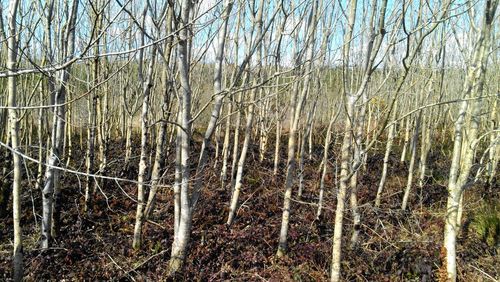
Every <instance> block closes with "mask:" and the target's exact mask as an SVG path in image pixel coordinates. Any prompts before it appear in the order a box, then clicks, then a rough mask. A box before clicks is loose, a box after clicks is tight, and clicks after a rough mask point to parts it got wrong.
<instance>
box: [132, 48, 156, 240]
mask: <svg viewBox="0 0 500 282" xmlns="http://www.w3.org/2000/svg"><path fill="white" fill-rule="evenodd" d="M155 61H156V46H155V45H153V50H152V51H151V58H150V62H149V67H148V73H147V77H146V80H145V81H143V93H142V95H143V97H142V99H143V100H142V113H141V155H140V159H139V174H138V177H137V182H138V184H137V210H136V214H135V227H134V237H133V241H132V247H133V248H134V249H136V250H137V249H140V248H141V244H142V225H143V223H144V218H145V217H144V207H145V204H146V203H145V191H144V184H145V182H146V181H147V176H146V175H147V169H148V160H147V158H148V156H149V152H148V146H147V141H148V132H149V130H148V127H149V124H148V114H149V100H150V94H151V87H153V71H154V65H155Z"/></svg>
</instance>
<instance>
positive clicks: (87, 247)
mask: <svg viewBox="0 0 500 282" xmlns="http://www.w3.org/2000/svg"><path fill="white" fill-rule="evenodd" d="M335 147H338V146H335ZM270 151H271V150H270ZM281 151H282V153H283V154H285V152H286V150H285V148H283V149H282V150H281ZM321 151H322V148H321V147H318V148H315V150H314V154H313V157H312V160H307V161H306V165H305V167H306V170H305V174H304V175H305V177H304V179H305V191H304V195H303V197H302V198H301V199H300V201H294V203H293V207H292V214H291V222H290V228H289V237H288V238H289V251H288V256H287V257H285V258H284V259H280V260H277V259H276V257H275V252H276V249H277V246H278V235H279V229H280V224H281V216H282V212H281V211H282V210H281V207H282V203H283V190H284V177H283V176H282V175H284V174H285V173H284V171H283V170H284V165H283V164H282V166H281V168H280V169H281V171H280V173H279V176H278V177H274V176H273V173H272V158H271V156H269V160H265V161H264V162H262V163H260V162H259V161H258V152H257V149H256V148H252V149H251V151H250V153H249V160H248V163H247V164H246V171H245V177H244V181H243V183H244V185H243V190H242V194H241V197H240V201H239V203H240V208H239V210H238V213H237V218H236V221H235V222H234V224H233V225H232V226H230V227H228V226H227V225H226V224H225V222H226V220H227V214H228V202H229V200H230V191H229V190H228V189H226V188H222V187H221V185H220V181H219V171H220V169H219V168H220V164H218V167H217V168H214V165H215V164H214V163H212V164H211V169H210V170H209V171H208V173H207V175H206V178H205V179H206V180H205V182H204V183H205V189H204V190H203V195H202V197H201V198H200V201H199V202H198V206H197V209H196V211H195V213H194V222H193V232H192V236H191V243H190V250H189V256H188V257H187V260H186V267H185V271H184V273H183V276H182V277H178V278H179V280H189V281H191V280H194V281H221V280H231V281H292V280H294V281H325V280H327V279H328V274H329V268H330V267H329V266H330V261H331V245H332V242H331V237H332V235H333V220H334V219H333V218H334V211H335V204H336V199H335V186H334V183H335V173H334V171H332V170H333V169H330V172H329V174H328V176H327V181H326V189H327V191H326V199H325V203H326V206H325V207H324V213H323V215H322V216H321V217H320V218H319V219H315V217H316V210H317V206H316V204H315V203H316V202H317V195H318V186H319V185H318V183H319V175H320V173H319V172H318V167H319V164H320V161H321V156H322V152H321ZM74 152H75V153H74V154H75V156H73V161H72V162H71V166H72V167H73V168H75V169H78V170H84V169H83V168H84V158H83V154H84V151H83V150H82V151H78V150H74ZM442 152H443V150H439V149H438V148H436V149H435V150H433V151H432V152H431V156H430V158H429V166H430V167H429V171H431V173H432V176H431V177H429V178H428V179H427V184H426V185H425V186H424V187H423V188H422V189H421V188H419V187H418V185H414V186H413V188H412V194H411V198H410V203H409V209H408V210H407V211H406V212H402V211H401V210H400V204H401V200H402V194H403V189H404V187H405V186H406V179H407V174H408V168H407V166H406V164H404V163H401V162H399V157H398V156H397V152H396V155H395V156H394V157H392V158H391V159H390V166H389V173H388V179H387V184H386V188H385V191H384V194H383V195H384V196H383V199H382V205H381V207H380V208H379V209H375V208H374V207H373V202H374V198H375V194H376V190H377V187H378V182H379V179H380V174H381V169H382V162H383V148H381V149H380V150H379V151H372V152H371V153H370V155H369V157H368V160H367V164H366V168H365V169H363V170H362V171H361V172H360V174H359V175H360V177H359V193H358V196H359V197H358V198H359V203H360V211H361V215H362V219H361V221H362V225H361V234H360V244H359V245H358V246H357V247H355V248H349V245H350V244H349V243H350V241H349V239H350V235H351V232H352V224H351V222H352V217H351V214H350V211H349V210H347V211H346V213H345V218H344V222H345V226H344V243H343V259H342V275H343V278H344V279H345V280H348V281H437V280H439V278H440V277H442V276H441V275H442V271H443V267H442V262H441V257H442V251H441V245H442V241H443V225H444V219H443V215H444V208H445V206H446V183H447V173H448V169H449V162H448V161H447V160H449V156H444V155H443V153H442ZM121 155H123V146H122V144H121V143H116V144H112V145H111V146H110V149H109V152H108V156H109V159H110V160H109V167H108V172H107V174H108V175H114V176H119V177H126V178H129V179H136V178H137V175H136V171H137V164H134V165H132V166H131V167H130V168H129V169H128V171H126V172H125V173H124V172H123V168H122V166H123V163H122V161H123V160H120V159H113V156H121ZM192 159H195V158H194V157H193V158H192ZM282 160H283V161H286V156H285V155H283V156H282ZM134 161H135V162H136V161H137V160H136V159H134ZM334 161H335V155H334V156H332V159H331V162H332V163H333V162H334ZM170 163H173V162H170ZM30 166H31V164H30ZM33 171H35V170H33ZM172 171H173V169H172V166H171V165H170V167H169V168H168V171H167V173H166V175H167V179H169V181H170V180H171V179H173V177H171V176H172ZM416 173H417V172H415V174H416ZM25 176H26V175H25ZM25 178H26V177H25ZM33 178H34V177H33V176H31V180H30V181H26V182H25V183H24V185H23V196H22V208H23V216H22V227H23V235H24V253H25V257H24V262H25V277H26V280H27V281H34V280H47V279H51V280H61V279H66V280H83V279H85V280H91V281H94V280H110V279H112V280H119V281H144V280H151V281H161V280H165V279H164V277H166V271H167V266H168V259H169V257H170V246H171V244H172V239H173V238H172V236H173V225H172V224H173V203H172V200H171V199H172V198H173V197H172V192H171V190H169V189H166V188H164V189H163V190H161V191H160V192H159V195H158V199H157V206H156V209H155V211H154V214H153V215H152V217H151V220H150V221H148V222H147V223H146V224H145V226H144V229H143V238H144V244H143V247H142V249H141V250H140V251H134V250H133V249H132V247H131V245H132V234H133V229H134V219H135V212H136V203H135V201H134V199H135V197H136V185H134V184H127V183H120V185H118V184H117V183H116V182H113V181H105V182H104V183H101V187H100V188H98V189H97V191H96V194H95V199H96V200H95V203H94V212H93V213H92V214H91V215H87V214H84V213H83V212H82V210H83V208H82V207H83V198H84V197H83V191H84V188H83V187H84V179H83V178H81V177H80V178H77V177H76V176H74V175H70V174H68V173H65V174H63V176H62V185H61V187H62V192H63V197H64V198H63V199H64V200H63V202H64V204H63V209H62V215H61V217H62V227H61V234H60V236H59V237H58V238H57V239H56V240H55V241H54V244H53V247H52V248H51V249H49V250H46V251H42V250H40V248H39V246H38V241H39V224H40V218H41V216H40V215H41V213H42V212H41V206H42V205H41V191H35V189H34V179H33ZM499 193H500V192H499V189H498V187H483V186H482V185H476V186H474V187H472V188H470V189H469V190H468V191H467V192H466V194H465V199H464V203H465V213H464V222H465V224H464V228H463V231H462V233H461V235H460V238H459V240H458V273H459V277H460V278H461V280H463V281H482V280H484V281H487V280H488V276H490V277H489V278H490V279H495V278H496V279H498V278H499V277H500V267H499V266H500V263H499V259H498V252H499V251H500V248H499V245H498V241H497V243H496V245H495V244H491V243H490V244H489V243H488V240H486V239H485V238H484V236H483V238H481V236H480V235H478V232H475V229H473V228H471V227H470V226H471V224H470V223H471V222H473V221H474V218H475V216H476V215H477V214H478V211H480V210H481V207H483V206H485V205H488V204H490V205H494V204H495V203H493V202H494V201H496V202H497V203H498V199H499ZM495 199H496V200H495ZM495 205H496V204H495ZM11 210H12V209H11V207H10V206H9V207H8V211H9V212H8V213H7V215H5V216H4V217H3V218H0V280H8V278H9V277H11V263H12V261H11V251H12V242H11V240H12V236H13V235H12V234H13V231H12V218H11ZM497 211H498V210H497ZM498 233H500V232H498ZM497 239H498V238H497Z"/></svg>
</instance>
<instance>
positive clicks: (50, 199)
mask: <svg viewBox="0 0 500 282" xmlns="http://www.w3.org/2000/svg"><path fill="white" fill-rule="evenodd" d="M78 4H79V1H77V0H75V1H73V3H72V6H71V10H70V14H69V16H68V20H67V29H65V34H64V38H63V39H61V40H63V41H64V48H62V51H61V52H62V55H63V57H70V58H71V57H73V53H74V50H75V24H76V17H77V10H78ZM69 71H70V68H69V67H68V68H66V69H62V70H60V71H59V73H58V74H59V85H58V86H57V89H56V90H55V98H54V104H55V105H57V106H55V108H54V118H53V122H52V135H51V150H50V152H51V153H50V155H49V158H48V161H47V162H48V166H47V170H46V174H45V178H46V181H45V186H44V188H43V192H42V205H43V218H42V239H41V246H42V248H43V249H46V248H48V247H49V246H50V241H51V237H52V236H57V235H58V234H57V233H58V230H59V218H60V208H61V204H62V203H61V202H62V198H61V197H62V195H61V190H60V183H59V176H60V170H58V169H56V168H55V167H57V166H59V165H60V164H61V163H62V162H61V160H62V157H63V156H62V153H63V152H62V145H63V144H62V143H63V138H64V128H65V120H66V112H65V106H64V103H65V101H66V91H67V89H66V87H67V83H68V80H69Z"/></svg>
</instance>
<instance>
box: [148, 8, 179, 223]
mask: <svg viewBox="0 0 500 282" xmlns="http://www.w3.org/2000/svg"><path fill="white" fill-rule="evenodd" d="M173 9H174V7H173V6H169V7H168V11H167V18H166V24H167V34H170V33H171V32H172V20H173ZM172 49H173V38H172V37H169V38H167V41H166V43H165V49H164V54H163V55H164V59H165V69H164V70H163V83H164V88H165V89H164V91H165V92H164V93H163V106H162V113H163V114H162V118H161V120H160V123H159V128H158V137H157V140H156V152H155V160H154V164H153V171H152V173H151V189H150V191H149V195H148V202H147V204H146V208H145V212H144V213H145V214H144V216H145V218H146V219H147V218H148V217H150V216H151V213H152V211H153V208H154V205H155V201H156V193H157V190H158V184H159V182H160V178H161V174H162V171H163V169H164V167H165V158H166V156H165V147H166V144H165V143H166V142H167V140H166V139H167V124H168V123H167V121H168V119H169V117H170V113H167V112H169V106H170V95H172V83H171V77H170V76H171V74H170V73H169V65H170V61H171V56H172Z"/></svg>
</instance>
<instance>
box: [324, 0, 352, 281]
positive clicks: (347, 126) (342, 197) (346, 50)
mask: <svg viewBox="0 0 500 282" xmlns="http://www.w3.org/2000/svg"><path fill="white" fill-rule="evenodd" d="M357 4H358V3H357V0H351V2H350V3H349V5H350V8H349V16H348V23H347V26H348V28H347V32H346V33H345V35H344V46H343V50H342V51H343V52H342V53H343V64H344V69H346V68H348V66H349V61H350V59H349V58H350V57H349V54H350V48H351V39H352V34H353V31H354V24H355V20H356V10H357ZM344 72H345V70H344ZM344 76H345V77H344V79H343V80H344V81H343V88H344V89H343V91H344V101H345V102H346V104H345V108H346V113H345V114H346V117H345V120H344V138H343V141H342V147H341V162H340V183H339V189H338V191H337V206H336V209H335V223H334V224H335V228H334V230H333V244H332V263H331V267H330V281H332V282H337V281H339V280H340V259H341V254H342V229H343V220H344V209H345V201H346V199H347V188H348V185H349V178H348V175H349V172H350V163H351V160H352V157H351V152H350V151H351V144H352V133H353V132H352V117H353V112H354V102H355V99H356V97H355V96H353V95H352V94H349V92H350V91H349V83H348V82H349V81H347V79H346V78H347V76H346V75H344Z"/></svg>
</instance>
